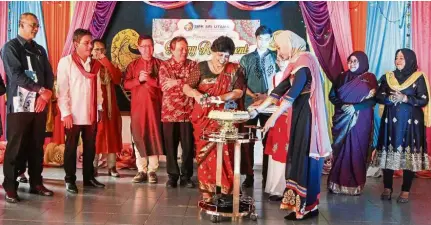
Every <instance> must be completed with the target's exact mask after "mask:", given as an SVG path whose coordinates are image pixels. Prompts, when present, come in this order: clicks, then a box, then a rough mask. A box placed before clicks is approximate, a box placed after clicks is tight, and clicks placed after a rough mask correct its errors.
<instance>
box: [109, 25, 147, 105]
mask: <svg viewBox="0 0 431 225" xmlns="http://www.w3.org/2000/svg"><path fill="white" fill-rule="evenodd" d="M138 39H139V34H138V32H136V31H135V30H133V29H124V30H121V31H120V32H118V33H117V34H116V35H115V36H114V38H113V39H112V44H111V60H112V63H113V64H114V65H116V66H117V67H118V68H119V69H120V70H121V72H125V71H126V69H127V66H128V65H129V64H130V63H131V62H133V61H134V60H135V59H137V58H139V57H140V55H139V54H137V53H138V52H139V51H138V50H137V43H138ZM120 87H121V90H122V92H123V94H124V96H126V98H127V100H129V101H130V95H131V92H130V91H126V90H125V89H124V87H123V84H121V85H120Z"/></svg>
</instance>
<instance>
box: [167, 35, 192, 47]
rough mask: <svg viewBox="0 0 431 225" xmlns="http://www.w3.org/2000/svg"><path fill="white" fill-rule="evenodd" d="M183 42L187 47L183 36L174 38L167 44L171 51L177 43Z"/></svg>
mask: <svg viewBox="0 0 431 225" xmlns="http://www.w3.org/2000/svg"><path fill="white" fill-rule="evenodd" d="M181 41H184V42H185V43H186V44H187V45H189V43H188V42H187V39H186V38H185V37H183V36H176V37H174V38H173V39H172V40H171V43H169V47H170V48H171V50H175V47H176V46H177V43H178V42H181Z"/></svg>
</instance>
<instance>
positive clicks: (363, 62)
mask: <svg viewBox="0 0 431 225" xmlns="http://www.w3.org/2000/svg"><path fill="white" fill-rule="evenodd" d="M352 56H355V57H356V58H357V59H358V63H359V68H358V69H357V70H356V71H355V72H352V71H350V70H346V71H344V72H343V73H342V74H341V75H340V76H339V77H338V79H337V82H336V83H335V87H337V88H339V87H341V86H342V85H343V84H345V83H347V82H349V81H351V80H353V79H355V78H356V77H357V76H358V75H362V74H364V73H366V72H368V70H369V69H370V66H369V64H368V56H367V54H365V52H363V51H354V52H353V53H352V54H350V55H349V57H348V58H347V61H349V60H350V58H351V57H352Z"/></svg>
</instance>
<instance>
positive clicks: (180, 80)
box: [159, 37, 196, 188]
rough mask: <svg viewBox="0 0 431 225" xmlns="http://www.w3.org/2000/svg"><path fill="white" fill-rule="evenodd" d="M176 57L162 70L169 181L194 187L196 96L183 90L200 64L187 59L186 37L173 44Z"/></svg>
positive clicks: (165, 142) (170, 184) (164, 130)
mask: <svg viewBox="0 0 431 225" xmlns="http://www.w3.org/2000/svg"><path fill="white" fill-rule="evenodd" d="M169 47H170V50H171V53H172V58H171V59H169V60H167V61H165V62H162V64H161V66H160V70H159V78H160V84H161V85H162V91H163V100H162V123H163V136H164V144H165V150H166V164H167V172H168V176H169V180H168V182H167V183H166V186H167V187H172V188H175V187H177V182H178V179H180V186H186V187H188V188H194V187H195V184H194V183H193V181H192V180H191V179H190V178H191V177H192V175H193V150H194V144H193V126H192V124H191V123H190V115H191V112H192V109H193V103H194V102H193V101H194V100H193V98H189V97H187V96H186V95H185V94H184V93H183V92H182V89H183V85H184V82H185V80H186V79H187V78H188V77H189V74H190V72H191V71H192V69H193V68H194V67H195V66H196V62H194V61H191V60H189V59H187V54H188V43H187V40H186V39H185V38H184V37H175V38H173V39H172V40H171V42H170V44H169ZM179 142H181V149H182V157H181V158H182V164H181V170H180V168H179V167H178V162H177V158H178V145H179Z"/></svg>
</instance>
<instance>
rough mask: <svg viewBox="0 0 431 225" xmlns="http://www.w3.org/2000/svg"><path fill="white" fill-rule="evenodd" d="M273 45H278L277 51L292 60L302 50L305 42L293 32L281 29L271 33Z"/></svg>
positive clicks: (304, 47)
mask: <svg viewBox="0 0 431 225" xmlns="http://www.w3.org/2000/svg"><path fill="white" fill-rule="evenodd" d="M273 37H274V42H275V45H276V46H278V47H279V49H278V51H280V52H281V53H283V55H288V56H289V59H288V60H289V61H290V62H291V61H294V60H295V59H296V58H297V57H298V56H299V53H301V52H304V51H305V49H306V45H307V43H306V42H305V40H304V39H303V38H301V37H300V36H299V35H297V34H295V33H293V32H292V31H290V30H283V31H281V32H276V33H274V35H273Z"/></svg>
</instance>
